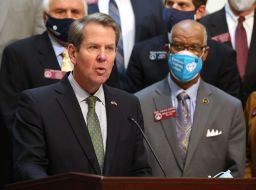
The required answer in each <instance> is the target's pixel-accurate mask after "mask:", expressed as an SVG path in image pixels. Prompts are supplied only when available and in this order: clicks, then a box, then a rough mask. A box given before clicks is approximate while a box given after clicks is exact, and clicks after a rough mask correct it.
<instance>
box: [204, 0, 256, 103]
mask: <svg viewBox="0 0 256 190" xmlns="http://www.w3.org/2000/svg"><path fill="white" fill-rule="evenodd" d="M255 6H256V3H255V1H253V0H251V1H241V2H240V1H234V0H228V1H227V3H226V5H225V7H223V8H222V9H221V10H219V11H217V12H215V13H212V14H210V15H207V16H205V17H204V18H202V20H201V23H202V24H203V25H204V26H205V27H206V29H207V32H208V34H209V36H210V37H212V38H213V39H214V40H217V41H220V42H223V43H225V44H227V45H229V46H230V47H233V48H234V49H236V48H235V46H236V45H235V30H236V26H237V23H238V21H237V19H238V17H239V16H244V17H245V20H244V22H243V26H244V28H245V31H246V36H247V46H248V55H247V63H245V64H246V65H245V66H244V67H245V70H244V71H243V72H244V73H241V72H240V73H241V74H242V76H241V77H242V85H243V100H244V102H245V101H246V99H247V97H248V96H249V94H250V93H251V92H252V91H255V90H256V78H255V76H256V66H255V62H256V11H255ZM240 45H241V44H240ZM244 59H245V58H244Z"/></svg>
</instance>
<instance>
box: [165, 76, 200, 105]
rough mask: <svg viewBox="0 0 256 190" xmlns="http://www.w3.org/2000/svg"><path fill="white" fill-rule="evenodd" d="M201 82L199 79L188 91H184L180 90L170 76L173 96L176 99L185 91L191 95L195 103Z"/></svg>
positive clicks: (169, 82)
mask: <svg viewBox="0 0 256 190" xmlns="http://www.w3.org/2000/svg"><path fill="white" fill-rule="evenodd" d="M200 80H201V79H200V78H199V79H198V80H197V82H196V83H195V84H193V85H192V86H191V87H189V88H188V89H186V90H184V89H182V88H180V87H179V86H178V85H177V84H176V83H175V82H174V81H173V80H171V77H170V76H168V84H169V87H170V89H171V96H172V97H173V98H176V97H177V95H178V94H180V93H181V92H183V91H185V92H186V93H187V94H188V95H189V97H190V100H192V101H193V102H194V101H196V97H197V91H198V87H199V84H200Z"/></svg>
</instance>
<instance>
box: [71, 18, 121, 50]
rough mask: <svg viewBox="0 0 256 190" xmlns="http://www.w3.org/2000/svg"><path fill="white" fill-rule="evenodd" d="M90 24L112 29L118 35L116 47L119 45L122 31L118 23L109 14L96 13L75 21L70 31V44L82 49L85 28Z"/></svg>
mask: <svg viewBox="0 0 256 190" xmlns="http://www.w3.org/2000/svg"><path fill="white" fill-rule="evenodd" d="M89 23H97V24H100V25H102V26H104V27H111V28H113V30H114V32H115V34H116V45H117V43H118V40H119V37H120V29H119V26H118V25H117V24H116V22H115V21H114V20H113V19H112V17H110V16H109V15H107V14H104V13H94V14H89V15H88V16H85V17H84V18H82V19H78V20H75V21H74V22H73V23H72V24H71V26H70V29H69V33H68V42H69V43H71V44H73V45H74V46H75V47H76V48H77V50H79V49H80V46H81V43H82V41H83V39H84V37H85V36H84V31H83V30H84V28H85V26H86V25H88V24H89Z"/></svg>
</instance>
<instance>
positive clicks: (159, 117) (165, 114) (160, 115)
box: [154, 108, 176, 121]
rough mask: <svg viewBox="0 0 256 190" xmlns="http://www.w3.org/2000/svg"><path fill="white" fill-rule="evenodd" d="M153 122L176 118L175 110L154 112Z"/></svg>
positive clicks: (168, 109) (167, 109)
mask: <svg viewBox="0 0 256 190" xmlns="http://www.w3.org/2000/svg"><path fill="white" fill-rule="evenodd" d="M154 117H155V121H160V120H162V119H168V118H171V117H176V108H166V109H163V110H158V111H155V112H154Z"/></svg>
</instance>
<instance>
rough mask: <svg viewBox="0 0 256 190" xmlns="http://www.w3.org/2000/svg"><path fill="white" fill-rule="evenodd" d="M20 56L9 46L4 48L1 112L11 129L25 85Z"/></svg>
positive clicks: (6, 124) (1, 73)
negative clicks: (20, 94)
mask: <svg viewBox="0 0 256 190" xmlns="http://www.w3.org/2000/svg"><path fill="white" fill-rule="evenodd" d="M19 58H20V56H19V55H18V54H17V53H16V52H15V50H12V49H11V48H10V47H7V48H6V49H5V50H4V53H3V58H2V66H1V71H0V102H1V104H0V112H1V114H2V116H3V119H4V125H5V126H6V127H8V128H9V129H10V128H11V126H12V125H13V122H14V114H15V110H16V107H17V101H18V98H19V93H20V92H21V88H23V87H24V85H23V80H24V77H21V76H22V72H23V69H22V68H20V64H19Z"/></svg>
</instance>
